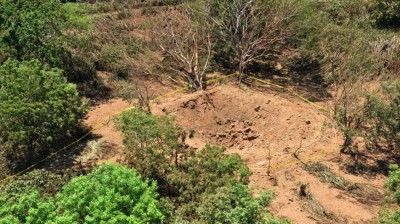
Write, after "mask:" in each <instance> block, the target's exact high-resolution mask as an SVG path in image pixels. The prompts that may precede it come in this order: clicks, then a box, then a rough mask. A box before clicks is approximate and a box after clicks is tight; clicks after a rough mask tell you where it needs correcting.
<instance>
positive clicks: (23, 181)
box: [0, 170, 72, 201]
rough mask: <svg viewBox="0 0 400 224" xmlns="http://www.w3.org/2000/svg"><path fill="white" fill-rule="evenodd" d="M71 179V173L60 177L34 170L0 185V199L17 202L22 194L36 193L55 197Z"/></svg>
mask: <svg viewBox="0 0 400 224" xmlns="http://www.w3.org/2000/svg"><path fill="white" fill-rule="evenodd" d="M71 177H72V175H71V174H70V173H67V174H64V175H59V174H54V173H51V172H49V171H46V170H34V171H32V172H29V173H26V174H24V175H22V176H17V177H15V178H14V179H12V180H10V181H9V182H7V183H6V184H4V185H0V197H1V198H3V199H6V200H14V201H16V200H17V199H18V197H19V196H20V195H21V194H24V193H26V192H34V191H37V192H38V193H39V194H40V196H42V197H47V196H54V195H56V194H57V193H58V192H59V191H60V190H61V189H62V187H63V186H64V185H65V184H66V183H68V182H69V181H70V179H71Z"/></svg>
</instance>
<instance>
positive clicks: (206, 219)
mask: <svg viewBox="0 0 400 224" xmlns="http://www.w3.org/2000/svg"><path fill="white" fill-rule="evenodd" d="M273 198H274V196H273V194H271V193H268V192H264V193H263V194H261V195H260V197H259V198H254V197H253V195H252V192H251V191H250V190H249V188H248V186H246V185H242V184H234V185H231V186H226V187H220V188H218V189H217V190H216V192H214V193H213V194H207V195H204V198H202V201H201V204H200V206H199V207H198V208H197V209H196V213H197V215H198V216H199V220H201V222H202V223H248V224H251V223H262V221H265V220H264V216H265V215H266V212H265V211H264V207H266V206H268V205H269V204H270V203H271V201H272V199H273Z"/></svg>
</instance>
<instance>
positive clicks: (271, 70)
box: [243, 62, 332, 102]
mask: <svg viewBox="0 0 400 224" xmlns="http://www.w3.org/2000/svg"><path fill="white" fill-rule="evenodd" d="M247 72H248V74H250V75H252V76H255V77H258V78H260V79H265V80H268V81H271V82H272V83H274V84H278V85H281V86H284V87H288V88H293V89H294V90H295V91H296V92H298V93H299V94H300V95H302V96H303V97H305V98H307V99H308V100H310V101H312V102H318V101H326V100H328V99H330V98H331V97H332V95H331V94H330V93H329V92H328V91H327V88H328V86H329V84H328V83H327V82H326V81H325V80H324V78H323V76H322V74H321V68H320V65H319V64H318V63H317V62H313V63H310V64H307V65H301V64H299V65H296V66H292V67H291V68H290V69H288V70H286V69H279V68H275V67H271V66H269V65H261V64H258V65H254V66H252V67H251V69H249V70H248V71H247ZM248 81H249V79H246V78H245V79H244V82H243V83H245V84H246V83H249V82H248Z"/></svg>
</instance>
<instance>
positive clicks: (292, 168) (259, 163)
mask: <svg viewBox="0 0 400 224" xmlns="http://www.w3.org/2000/svg"><path fill="white" fill-rule="evenodd" d="M127 106H128V105H127V103H125V102H123V101H121V100H114V101H110V102H109V103H107V102H106V103H105V104H103V105H99V106H97V108H94V109H93V110H92V112H91V113H90V115H89V119H88V123H89V124H94V123H96V121H97V120H98V119H97V118H96V116H97V115H100V114H101V115H102V116H103V117H104V115H107V113H108V111H109V110H110V111H116V110H120V109H123V108H125V107H127ZM152 112H153V113H154V114H158V115H165V114H169V115H172V116H174V117H175V118H176V124H177V125H178V126H180V127H182V128H183V129H185V130H187V131H188V132H194V133H195V134H194V137H193V138H191V139H188V142H187V143H188V144H189V145H191V146H193V147H195V148H202V147H204V146H205V145H206V144H213V145H223V146H225V147H226V148H227V151H228V153H238V154H240V155H241V157H242V158H243V159H244V160H245V161H246V163H247V164H248V165H249V166H250V168H251V169H252V171H253V175H252V177H251V184H252V185H254V186H255V187H256V188H257V189H256V192H257V191H259V190H262V189H271V190H273V191H275V192H276V196H277V197H276V200H274V202H273V204H272V206H271V207H270V210H271V211H272V212H273V213H274V214H275V215H277V216H278V217H281V218H284V217H286V218H289V219H290V220H292V221H293V222H294V223H318V222H324V221H326V220H327V217H321V214H331V215H332V217H333V216H334V217H335V219H336V220H339V221H338V222H340V223H366V222H367V221H366V220H370V219H373V218H374V217H376V215H377V205H367V204H362V203H360V202H359V201H357V200H356V199H355V198H353V197H351V196H349V194H346V192H344V191H342V190H339V189H336V188H333V187H332V186H330V185H329V183H325V182H321V180H320V179H319V178H317V177H315V176H313V175H311V174H310V173H309V172H307V171H306V170H304V169H303V168H302V166H301V164H300V165H299V163H298V160H296V159H295V158H294V157H293V154H295V155H297V156H298V157H299V158H301V159H304V161H307V160H312V161H322V162H324V163H326V164H328V166H329V167H331V168H332V170H333V171H334V172H336V173H338V175H343V173H342V171H340V170H339V168H338V167H339V164H338V163H336V162H335V161H336V160H335V159H336V158H337V157H338V155H339V150H335V149H338V148H339V146H340V144H341V143H342V135H341V134H340V132H339V131H338V130H337V129H336V128H335V127H334V125H333V122H332V121H331V120H330V119H328V118H327V116H326V114H324V113H323V112H321V111H320V110H318V109H316V108H315V107H313V106H312V105H309V104H307V103H305V102H302V101H299V100H298V99H297V98H294V97H291V96H290V95H284V94H279V95H278V94H276V93H274V92H260V91H253V90H250V89H247V88H244V87H243V88H238V87H237V86H234V85H229V84H227V85H223V86H217V87H213V88H211V89H209V90H207V91H204V92H197V93H190V94H176V95H174V96H171V97H169V98H164V99H162V100H161V101H159V102H157V104H155V105H153V108H152ZM96 133H97V134H99V135H103V136H104V138H105V139H106V140H107V141H110V142H111V143H113V144H116V145H118V146H122V140H121V136H120V135H121V133H119V132H117V131H116V130H115V129H114V127H113V125H112V123H110V124H108V126H106V127H105V128H104V129H101V130H99V131H96ZM307 158H309V159H307ZM352 177H353V176H352V175H348V174H346V178H347V179H350V180H351V178H352ZM354 179H355V181H356V182H359V183H362V184H363V183H369V184H372V185H373V187H376V188H378V189H382V183H383V181H382V179H380V178H376V179H373V180H371V179H365V178H363V177H355V178H354ZM304 184H307V186H309V187H308V188H309V192H310V194H312V199H313V202H315V204H317V205H319V206H320V207H321V208H323V209H324V210H323V211H324V213H321V212H320V213H313V212H312V209H311V210H310V206H307V205H308V204H309V203H310V201H309V200H304V198H302V197H300V196H299V188H300V186H302V185H304Z"/></svg>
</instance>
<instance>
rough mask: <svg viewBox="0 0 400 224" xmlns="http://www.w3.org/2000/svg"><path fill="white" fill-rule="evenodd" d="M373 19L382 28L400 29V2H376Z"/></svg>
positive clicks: (396, 0) (384, 0)
mask: <svg viewBox="0 0 400 224" xmlns="http://www.w3.org/2000/svg"><path fill="white" fill-rule="evenodd" d="M371 11H372V19H373V21H374V23H375V25H376V26H377V27H380V28H400V0H374V3H373V5H372V8H371Z"/></svg>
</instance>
